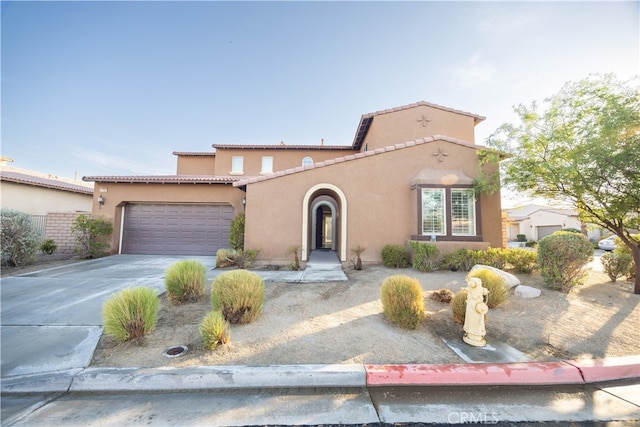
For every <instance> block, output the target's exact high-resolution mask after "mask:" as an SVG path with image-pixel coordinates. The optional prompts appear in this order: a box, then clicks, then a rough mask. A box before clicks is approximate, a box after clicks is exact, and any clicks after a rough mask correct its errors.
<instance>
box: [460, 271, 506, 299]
mask: <svg viewBox="0 0 640 427" xmlns="http://www.w3.org/2000/svg"><path fill="white" fill-rule="evenodd" d="M469 277H477V278H478V279H480V280H482V287H484V288H487V289H488V290H489V295H487V306H488V307H489V308H495V307H497V306H499V305H500V304H503V303H504V302H505V301H506V300H507V298H509V288H508V287H507V286H506V284H505V283H504V279H503V278H502V277H500V276H499V275H498V274H497V273H496V272H494V271H491V270H489V269H486V268H478V269H476V270H473V271H472V272H470V273H469Z"/></svg>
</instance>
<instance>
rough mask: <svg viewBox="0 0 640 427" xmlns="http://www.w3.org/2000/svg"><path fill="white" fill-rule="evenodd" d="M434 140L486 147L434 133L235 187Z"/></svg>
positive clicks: (240, 182)
mask: <svg viewBox="0 0 640 427" xmlns="http://www.w3.org/2000/svg"><path fill="white" fill-rule="evenodd" d="M433 141H447V142H451V143H453V144H458V145H462V146H463V147H468V148H471V149H473V150H479V149H482V148H484V147H483V146H480V145H476V144H473V143H471V142H467V141H463V140H461V139H456V138H451V137H448V136H445V135H433V136H429V137H427V138H420V139H416V140H414V141H407V142H403V143H400V144H395V145H389V146H387V147H382V148H378V149H376V150H375V151H365V152H364V153H356V154H349V155H346V156H343V157H338V158H335V159H331V160H325V161H324V162H318V163H314V164H313V165H309V166H304V167H302V166H298V167H297V168H295V169H287V170H285V171H280V172H277V173H274V174H270V175H266V176H260V177H250V178H242V179H239V180H238V181H236V182H234V183H233V186H234V187H244V186H245V185H247V184H253V183H256V182H260V181H266V180H268V179H274V178H278V177H281V176H285V175H292V174H294V173H300V172H304V171H308V170H310V169H318V168H323V167H327V166H330V165H333V164H336V163H344V162H350V161H354V160H358V159H362V158H364V157H370V156H377V155H380V154H384V153H387V152H389V151H396V150H402V149H405V148H408V147H413V146H416V145H421V144H426V143H429V142H433Z"/></svg>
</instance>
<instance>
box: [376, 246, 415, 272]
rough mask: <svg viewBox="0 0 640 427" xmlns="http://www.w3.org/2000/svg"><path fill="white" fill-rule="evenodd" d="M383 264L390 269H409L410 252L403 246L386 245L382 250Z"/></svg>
mask: <svg viewBox="0 0 640 427" xmlns="http://www.w3.org/2000/svg"><path fill="white" fill-rule="evenodd" d="M382 263H383V264H384V266H385V267H389V268H406V267H409V252H407V248H405V247H404V246H402V245H392V244H389V245H385V246H384V247H383V248H382Z"/></svg>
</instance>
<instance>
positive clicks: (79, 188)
mask: <svg viewBox="0 0 640 427" xmlns="http://www.w3.org/2000/svg"><path fill="white" fill-rule="evenodd" d="M0 180H2V181H7V182H14V183H18V184H26V185H32V186H34V187H44V188H52V189H55V190H63V191H70V192H72V193H81V194H93V188H92V187H89V186H87V184H84V183H77V184H75V183H73V182H71V181H70V180H63V179H60V178H58V177H50V178H46V177H44V176H39V175H37V174H31V173H29V171H26V170H24V171H22V172H17V171H8V170H2V171H0Z"/></svg>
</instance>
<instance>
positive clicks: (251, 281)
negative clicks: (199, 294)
mask: <svg viewBox="0 0 640 427" xmlns="http://www.w3.org/2000/svg"><path fill="white" fill-rule="evenodd" d="M263 304H264V281H263V280H262V278H261V277H260V276H258V275H257V274H255V273H252V272H250V271H247V270H232V271H227V272H226V273H222V274H221V275H219V276H218V277H216V278H215V280H214V281H213V285H212V286H211V306H212V308H213V311H218V310H220V311H222V315H223V316H224V318H225V319H227V320H228V321H229V322H230V323H232V324H236V323H250V322H253V321H254V320H255V319H257V318H258V316H260V313H262V306H263Z"/></svg>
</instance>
